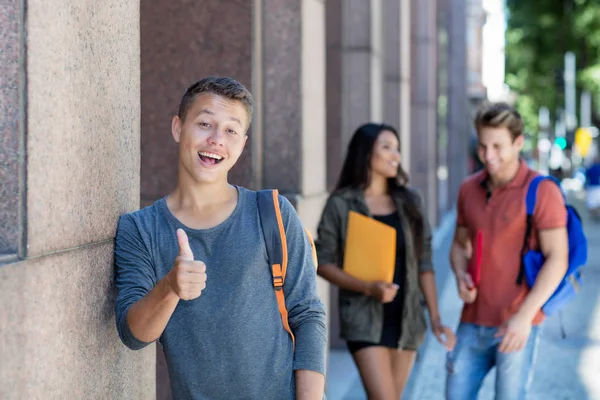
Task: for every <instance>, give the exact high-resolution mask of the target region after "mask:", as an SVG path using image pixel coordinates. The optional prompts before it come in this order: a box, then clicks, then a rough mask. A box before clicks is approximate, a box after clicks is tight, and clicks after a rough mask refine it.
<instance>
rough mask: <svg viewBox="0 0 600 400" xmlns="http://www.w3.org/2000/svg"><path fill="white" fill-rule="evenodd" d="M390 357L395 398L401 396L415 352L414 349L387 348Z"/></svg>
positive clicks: (413, 362) (413, 363) (413, 361)
mask: <svg viewBox="0 0 600 400" xmlns="http://www.w3.org/2000/svg"><path fill="white" fill-rule="evenodd" d="M388 351H389V352H390V356H391V358H392V373H393V375H394V387H395V388H396V397H395V399H397V400H399V399H401V398H402V393H403V392H404V387H405V386H406V382H407V381H408V378H409V377H410V372H411V371H412V368H413V365H415V358H416V356H417V352H416V351H415V350H396V349H389V350H388Z"/></svg>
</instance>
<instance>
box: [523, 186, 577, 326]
mask: <svg viewBox="0 0 600 400" xmlns="http://www.w3.org/2000/svg"><path fill="white" fill-rule="evenodd" d="M546 179H548V180H551V181H553V182H554V183H556V184H557V185H558V187H559V188H560V183H559V182H558V180H556V179H555V178H553V177H550V176H537V177H535V178H534V179H533V180H532V181H531V183H530V184H529V188H528V190H527V197H526V198H525V206H526V208H527V227H526V230H525V241H524V243H523V249H522V251H521V256H522V257H521V260H522V262H521V269H520V271H519V276H518V278H517V284H518V285H520V284H521V283H522V282H523V277H524V278H525V280H526V282H527V285H528V286H529V287H533V284H534V282H535V280H536V278H537V275H538V273H539V272H540V270H541V268H542V266H543V264H544V255H543V254H542V253H541V252H540V251H533V250H528V244H529V238H530V236H531V230H532V226H533V213H534V210H535V204H536V198H537V189H538V186H539V184H540V183H541V182H542V181H543V180H546ZM561 192H562V189H561ZM563 199H564V200H565V207H566V208H567V235H568V241H569V266H568V269H567V272H566V274H565V276H564V277H563V279H562V281H561V282H560V284H559V285H558V287H557V288H556V290H555V291H554V293H553V294H552V296H550V298H549V299H548V301H546V303H545V304H544V305H543V307H542V312H543V313H544V314H545V315H547V316H549V315H552V314H554V313H555V312H557V311H560V310H561V309H562V308H563V307H564V306H565V304H566V303H568V302H569V300H571V299H572V298H573V297H575V295H576V294H577V292H578V291H579V288H580V287H581V285H582V276H581V271H580V269H581V267H583V266H584V265H585V263H586V262H587V239H586V237H585V233H584V231H583V225H582V223H581V217H580V216H579V214H578V213H577V211H576V210H575V208H573V206H571V205H569V204H567V203H566V198H565V194H564V193H563Z"/></svg>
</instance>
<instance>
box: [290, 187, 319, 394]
mask: <svg viewBox="0 0 600 400" xmlns="http://www.w3.org/2000/svg"><path fill="white" fill-rule="evenodd" d="M279 202H280V205H281V214H282V218H283V221H284V225H285V235H286V239H287V247H288V267H287V273H286V277H285V283H284V286H283V292H284V293H285V305H286V308H287V310H288V321H289V324H290V328H291V329H292V332H293V333H294V336H295V338H296V346H295V351H294V364H293V368H294V371H295V374H296V377H297V378H298V377H299V378H300V380H301V381H300V382H296V394H297V396H298V398H299V399H308V398H310V399H319V400H320V399H321V398H322V396H323V390H324V389H323V388H324V383H323V382H324V379H325V378H324V376H325V359H326V355H327V328H326V316H325V307H324V306H323V303H322V302H321V300H320V299H319V295H318V293H317V274H316V272H315V271H316V267H315V265H314V261H313V258H312V249H311V246H310V243H309V241H308V238H307V236H306V233H305V232H304V228H303V227H302V223H301V222H300V218H299V217H298V215H297V214H296V211H295V210H294V208H293V207H292V205H291V204H290V202H289V201H288V200H287V199H285V198H284V197H282V196H280V197H279ZM317 375H320V378H317ZM307 385H315V387H311V388H308V387H307ZM307 390H308V391H307ZM303 391H304V392H305V393H306V395H307V396H308V395H309V394H312V395H313V397H301V396H304V393H303ZM317 392H318V393H317Z"/></svg>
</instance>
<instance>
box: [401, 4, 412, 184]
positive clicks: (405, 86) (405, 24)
mask: <svg viewBox="0 0 600 400" xmlns="http://www.w3.org/2000/svg"><path fill="white" fill-rule="evenodd" d="M411 32H412V26H411V2H410V1H406V0H400V126H399V127H398V129H399V130H400V143H401V146H402V167H403V168H404V170H405V171H406V172H407V173H408V174H409V175H410V174H411V160H412V157H411V148H412V145H411V141H410V139H411V137H412V132H411V129H412V124H411V109H412V107H411V104H412V100H411V53H412V51H411V50H412V49H411V47H412V46H411V44H412V38H411ZM411 184H412V182H411Z"/></svg>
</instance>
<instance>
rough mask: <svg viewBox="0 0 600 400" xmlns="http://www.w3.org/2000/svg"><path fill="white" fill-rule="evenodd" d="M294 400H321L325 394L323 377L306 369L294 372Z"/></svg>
mask: <svg viewBox="0 0 600 400" xmlns="http://www.w3.org/2000/svg"><path fill="white" fill-rule="evenodd" d="M295 373H296V399H297V400H321V399H322V398H323V393H325V376H324V375H323V374H320V373H318V372H315V371H310V370H307V369H298V370H296V372H295Z"/></svg>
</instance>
